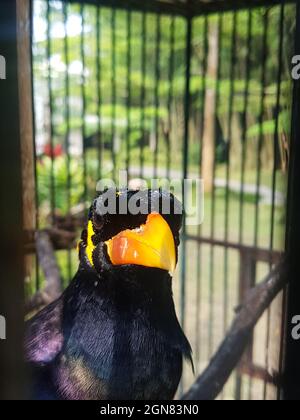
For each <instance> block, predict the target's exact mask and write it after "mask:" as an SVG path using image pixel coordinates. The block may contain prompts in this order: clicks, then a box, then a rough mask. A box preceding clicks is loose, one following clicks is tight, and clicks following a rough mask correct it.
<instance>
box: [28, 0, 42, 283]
mask: <svg viewBox="0 0 300 420" xmlns="http://www.w3.org/2000/svg"><path fill="white" fill-rule="evenodd" d="M33 17H34V1H33V0H31V1H30V45H31V48H30V64H31V70H32V71H31V89H32V90H31V98H32V105H31V106H32V110H33V112H32V120H33V121H32V129H33V153H34V184H35V206H36V209H35V225H36V229H37V230H39V228H40V197H39V183H38V182H39V180H38V174H37V149H36V115H35V104H34V98H35V88H34V73H33V72H34V65H33V63H34V60H33V40H34V25H33ZM40 280H41V273H40V266H39V261H38V258H37V256H35V289H36V291H38V290H39V289H40Z"/></svg>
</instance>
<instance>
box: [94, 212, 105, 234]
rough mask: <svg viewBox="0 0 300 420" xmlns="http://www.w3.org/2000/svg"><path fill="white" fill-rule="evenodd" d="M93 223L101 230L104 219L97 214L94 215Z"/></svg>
mask: <svg viewBox="0 0 300 420" xmlns="http://www.w3.org/2000/svg"><path fill="white" fill-rule="evenodd" d="M93 222H94V227H95V229H97V230H100V229H101V228H102V226H103V218H102V217H101V216H100V215H99V214H97V213H95V214H94V217H93Z"/></svg>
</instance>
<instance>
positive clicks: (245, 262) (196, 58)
mask: <svg viewBox="0 0 300 420" xmlns="http://www.w3.org/2000/svg"><path fill="white" fill-rule="evenodd" d="M93 3H94V4H93ZM96 3H98V4H96ZM137 3H139V2H136V1H135V2H134V1H116V2H114V1H111V2H105V1H104V2H101V1H100V2H96V1H92V0H91V1H87V2H76V1H50V0H49V1H46V0H33V1H32V10H31V22H32V25H31V44H32V57H31V59H32V67H33V79H32V80H33V104H34V115H33V116H34V137H35V147H34V156H35V159H34V167H35V200H32V202H31V204H30V206H32V210H33V212H32V214H35V210H37V211H36V214H37V217H36V220H34V221H32V223H33V225H35V227H37V228H38V229H44V228H49V227H51V228H57V229H60V230H64V231H68V232H72V233H74V235H76V237H78V238H79V235H80V229H82V227H83V223H84V214H85V211H86V209H87V208H88V206H89V204H90V202H91V200H92V198H93V197H94V196H95V193H96V183H97V181H98V180H99V179H101V178H111V179H118V171H119V170H126V171H127V173H128V177H129V179H131V180H132V179H136V178H144V179H146V180H150V179H152V178H153V177H154V178H167V179H171V180H172V179H174V178H176V179H178V178H179V179H184V178H187V177H190V178H197V177H201V178H203V179H204V182H205V200H204V207H205V214H204V222H203V223H202V225H199V226H193V227H190V226H186V227H184V229H183V233H182V240H181V250H180V255H181V257H180V263H179V267H178V268H177V272H176V278H175V279H174V295H175V300H176V306H177V313H178V315H179V319H180V321H181V323H182V325H183V327H184V329H185V331H186V334H187V336H188V337H189V340H190V342H191V344H192V348H193V353H194V363H195V371H196V374H199V373H200V372H202V371H203V369H204V368H205V367H206V366H207V363H208V362H209V360H210V358H211V357H212V355H213V354H214V352H215V351H216V349H217V347H218V345H219V344H220V342H221V341H222V339H223V338H224V336H225V335H226V331H227V330H228V327H229V326H230V323H231V321H232V319H233V317H234V314H235V312H234V309H235V308H236V307H237V306H238V304H239V303H240V302H241V300H242V299H243V297H244V296H245V293H246V292H247V290H249V288H251V287H253V286H254V285H255V284H256V283H258V282H260V281H261V280H262V279H263V278H264V276H265V275H266V274H267V273H268V272H269V271H270V268H271V266H272V265H274V264H276V263H277V262H278V261H279V259H280V256H281V254H282V252H283V250H284V237H285V230H286V228H285V226H286V220H285V214H286V211H285V209H286V204H285V203H286V190H287V174H288V166H289V138H290V126H291V103H292V80H291V77H290V63H291V57H292V55H293V51H294V39H295V24H296V19H295V14H296V6H295V4H294V3H293V2H291V4H290V2H268V1H266V2H264V1H261V2H258V1H257V2H253V4H252V5H251V4H250V3H251V2H248V3H249V4H248V3H247V5H248V6H249V7H248V8H247V7H245V2H239V1H236V2H227V1H212V2H209V1H205V2H201V1H200V0H199V1H198V0H196V1H193V2H188V4H186V3H185V2H184V1H176V0H174V1H171V0H168V1H167V0H162V1H153V2H150V1H148V2H145V3H144V5H137ZM233 3H234V7H235V8H234V7H233V6H232V4H233ZM254 3H255V6H257V7H252V6H253V5H254ZM151 4H152V5H151ZM191 4H192V7H191ZM270 4H271V5H270ZM240 6H243V7H242V8H240ZM192 15H195V16H194V17H193V18H192ZM58 248H64V249H59V250H57V252H56V256H57V260H58V263H59V267H60V271H61V275H62V279H63V284H64V286H66V285H67V284H68V283H69V281H70V280H71V279H72V277H73V275H74V274H75V272H76V269H77V265H78V257H77V252H76V249H75V248H74V245H73V241H69V242H68V241H66V243H65V245H64V246H60V247H58ZM26 271H27V277H26V293H27V296H28V297H30V296H31V295H33V294H34V293H35V292H36V290H39V289H41V288H42V287H43V285H44V277H43V274H42V271H41V270H40V267H39V263H38V261H37V259H36V258H35V257H34V256H31V257H28V260H27V270H26ZM283 307H284V293H282V294H281V295H280V296H279V297H278V298H277V299H276V300H275V302H273V304H272V306H271V307H270V308H269V309H268V311H267V313H266V314H265V315H264V316H263V318H262V319H261V321H260V322H259V324H258V325H257V327H256V329H255V332H254V334H253V340H252V342H251V345H250V346H249V348H248V350H247V351H246V353H245V355H244V357H243V359H242V360H241V362H240V364H239V366H237V368H236V370H235V372H234V374H233V375H232V377H231V379H230V381H229V382H228V383H227V385H226V387H225V389H224V390H223V393H222V395H221V397H220V398H224V399H276V398H277V397H278V396H279V393H280V390H279V386H278V385H279V384H278V375H279V373H280V369H281V367H280V359H281V357H280V355H281V341H282V322H283V321H282V311H283ZM193 381H194V376H193V373H192V372H191V369H190V367H189V366H186V369H185V372H184V377H183V380H182V384H181V387H180V390H179V395H180V393H181V392H183V391H184V390H186V389H188V387H189V386H190V385H191V384H192V383H193Z"/></svg>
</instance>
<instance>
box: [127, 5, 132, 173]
mask: <svg viewBox="0 0 300 420" xmlns="http://www.w3.org/2000/svg"><path fill="white" fill-rule="evenodd" d="M131 20H132V12H131V9H130V8H128V10H127V103H126V109H127V111H126V112H127V133H126V170H127V175H128V178H130V163H131V157H130V153H131V67H132V57H131V36H132V30H131Z"/></svg>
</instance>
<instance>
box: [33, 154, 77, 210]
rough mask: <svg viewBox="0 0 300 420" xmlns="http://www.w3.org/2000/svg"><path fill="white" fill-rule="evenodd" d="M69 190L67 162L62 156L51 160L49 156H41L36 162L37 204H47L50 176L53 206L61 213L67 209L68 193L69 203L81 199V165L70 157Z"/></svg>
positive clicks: (49, 192) (49, 193)
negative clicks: (68, 186) (53, 192)
mask: <svg viewBox="0 0 300 420" xmlns="http://www.w3.org/2000/svg"><path fill="white" fill-rule="evenodd" d="M69 173H70V179H71V184H70V192H69V193H68V188H67V185H68V164H67V161H66V159H65V158H64V157H57V158H55V159H54V161H53V165H52V162H51V159H50V158H49V157H46V156H45V157H43V158H41V159H39V160H38V162H37V176H38V199H39V204H40V206H41V207H42V208H43V206H48V205H49V201H50V195H51V183H52V181H51V177H52V174H53V175H54V176H53V179H54V189H55V208H56V209H57V210H59V211H60V212H61V213H67V211H68V208H67V206H68V194H70V205H71V206H75V205H77V204H78V203H79V202H80V201H82V196H83V182H82V180H83V166H82V164H81V163H80V162H78V160H77V159H71V161H70V166H69Z"/></svg>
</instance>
